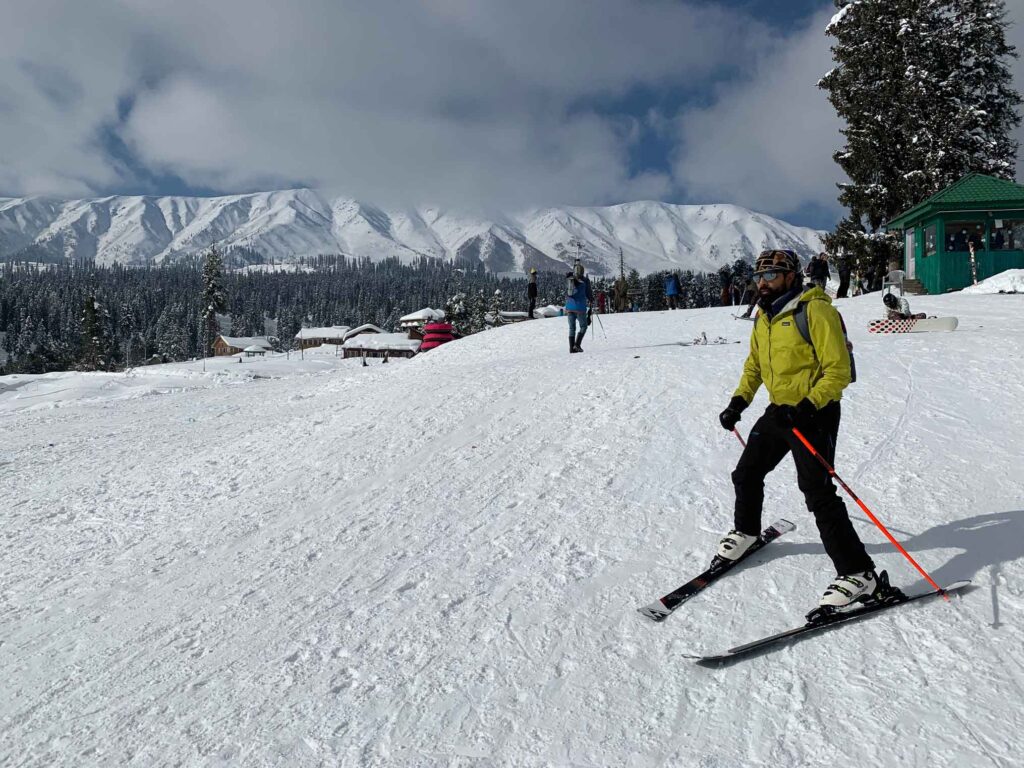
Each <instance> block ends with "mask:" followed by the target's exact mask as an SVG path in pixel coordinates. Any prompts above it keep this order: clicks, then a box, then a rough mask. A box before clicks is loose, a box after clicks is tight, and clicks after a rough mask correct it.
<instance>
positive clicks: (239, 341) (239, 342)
mask: <svg viewBox="0 0 1024 768" xmlns="http://www.w3.org/2000/svg"><path fill="white" fill-rule="evenodd" d="M221 338H222V339H224V343H225V344H227V345H228V346H229V347H238V348H239V349H245V348H246V347H261V348H263V349H270V348H271V347H273V346H274V345H273V344H271V343H270V339H269V338H268V337H266V336H225V335H224V334H221Z"/></svg>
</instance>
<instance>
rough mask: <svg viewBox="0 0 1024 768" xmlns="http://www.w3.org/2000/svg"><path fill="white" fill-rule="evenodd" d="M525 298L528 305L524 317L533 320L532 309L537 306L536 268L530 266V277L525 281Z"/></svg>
mask: <svg viewBox="0 0 1024 768" xmlns="http://www.w3.org/2000/svg"><path fill="white" fill-rule="evenodd" d="M526 298H527V299H529V301H530V306H529V308H528V309H527V310H526V319H527V320H533V310H534V309H536V308H537V268H536V267H530V277H529V279H528V280H527V281H526Z"/></svg>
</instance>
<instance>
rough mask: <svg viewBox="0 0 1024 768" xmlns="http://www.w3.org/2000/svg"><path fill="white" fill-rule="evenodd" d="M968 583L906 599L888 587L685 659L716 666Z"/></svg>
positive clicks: (884, 573)
mask: <svg viewBox="0 0 1024 768" xmlns="http://www.w3.org/2000/svg"><path fill="white" fill-rule="evenodd" d="M882 578H884V579H885V583H886V586H887V587H888V575H887V574H886V572H885V571H882V572H881V573H880V574H879V579H880V580H881V579H882ZM970 583H971V582H970V581H957V582H955V583H953V584H950V585H949V586H948V587H945V588H944V589H937V590H931V591H928V592H921V593H919V594H915V595H910V596H907V595H905V594H903V592H901V591H900V590H898V589H895V588H894V587H888V588H889V590H891V592H890V594H889V596H888V598H885V597H883V598H882V599H880V600H878V601H876V602H872V603H869V604H863V603H861V604H858V605H856V606H855V607H853V608H850V609H847V610H843V611H836V612H832V613H828V614H826V615H824V616H822V617H820V618H816V619H815V620H814V621H808V622H807V623H806V624H804V625H803V626H802V627H796V628H794V629H788V630H786V631H785V632H779V633H778V634H775V635H769V636H768V637H763V638H761V639H760V640H754V641H753V642H750V643H746V644H745V645H738V646H736V647H735V648H730V649H729V650H728V651H726V652H725V653H719V654H715V655H712V656H689V657H688V658H691V659H696V661H697V663H698V664H704V665H718V664H721V663H723V662H730V661H735V660H737V659H739V658H742V657H744V656H749V655H752V654H754V653H756V652H758V651H764V650H767V649H770V648H773V647H776V646H780V645H784V644H786V643H789V642H791V641H793V640H795V639H796V638H798V637H803V636H806V635H811V634H815V633H817V632H821V631H823V630H826V629H830V628H832V627H835V626H838V625H839V624H845V623H846V622H848V621H856V620H857V619H862V618H864V617H865V616H870V615H871V614H874V613H878V612H880V611H884V610H886V609H887V608H895V607H896V606H898V605H903V604H904V603H910V602H913V601H914V600H920V599H922V598H925V597H934V596H936V595H942V596H943V597H946V598H947V599H948V596H947V593H948V592H955V591H956V590H958V589H963V588H964V587H966V586H967V585H968V584H970ZM812 613H813V612H812Z"/></svg>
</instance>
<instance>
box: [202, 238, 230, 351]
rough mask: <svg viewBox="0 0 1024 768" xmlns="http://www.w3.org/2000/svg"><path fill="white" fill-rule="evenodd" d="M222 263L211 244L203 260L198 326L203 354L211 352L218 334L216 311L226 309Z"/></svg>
mask: <svg viewBox="0 0 1024 768" xmlns="http://www.w3.org/2000/svg"><path fill="white" fill-rule="evenodd" d="M223 271H224V264H223V260H222V258H221V255H220V252H219V251H218V250H217V246H216V245H211V246H210V250H209V251H207V252H206V257H205V260H204V262H203V298H202V309H201V310H200V312H201V316H200V328H201V333H202V334H203V345H202V350H203V356H204V357H205V356H208V355H212V354H213V342H214V341H216V339H217V336H218V335H219V334H220V329H219V328H218V326H217V313H218V312H219V313H223V312H224V311H225V310H226V309H227V299H226V297H225V295H224V284H223Z"/></svg>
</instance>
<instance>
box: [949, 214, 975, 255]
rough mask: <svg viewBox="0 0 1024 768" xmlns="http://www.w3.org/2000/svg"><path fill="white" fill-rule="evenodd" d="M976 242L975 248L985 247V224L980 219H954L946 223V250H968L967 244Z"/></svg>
mask: <svg viewBox="0 0 1024 768" xmlns="http://www.w3.org/2000/svg"><path fill="white" fill-rule="evenodd" d="M968 243H974V249H975V250H977V251H980V250H981V249H983V248H984V247H985V225H984V224H982V223H981V222H980V221H953V222H950V223H949V224H947V225H946V250H947V251H964V252H966V251H967V244H968Z"/></svg>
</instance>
